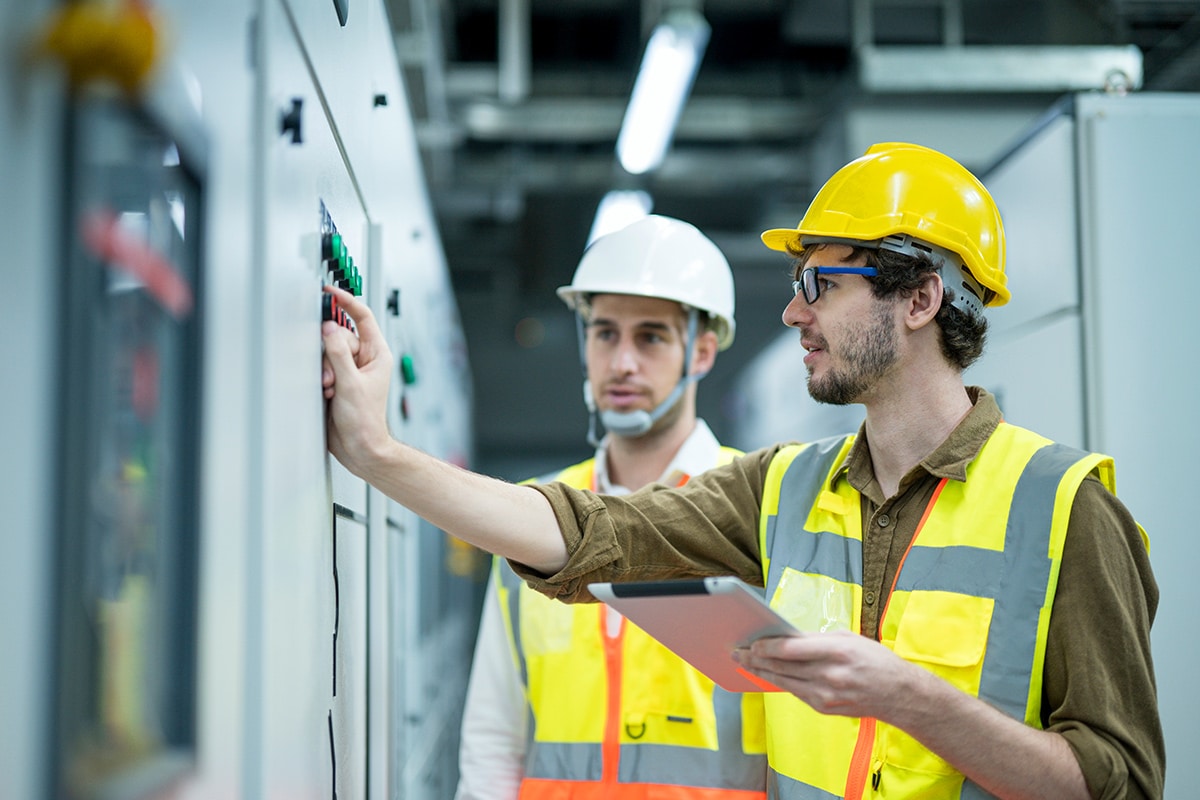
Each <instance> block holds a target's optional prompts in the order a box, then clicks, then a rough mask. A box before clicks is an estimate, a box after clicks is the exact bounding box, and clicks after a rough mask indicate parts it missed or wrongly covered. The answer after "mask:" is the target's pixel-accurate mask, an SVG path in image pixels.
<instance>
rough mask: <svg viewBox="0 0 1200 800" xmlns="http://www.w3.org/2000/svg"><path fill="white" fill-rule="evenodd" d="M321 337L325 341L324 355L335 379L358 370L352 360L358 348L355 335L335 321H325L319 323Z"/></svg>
mask: <svg viewBox="0 0 1200 800" xmlns="http://www.w3.org/2000/svg"><path fill="white" fill-rule="evenodd" d="M321 338H322V340H323V341H324V342H325V357H326V358H327V359H328V360H329V365H330V366H331V367H332V368H333V374H334V379H335V380H336V379H337V378H338V377H340V376H343V375H349V374H352V373H354V372H356V371H357V370H358V364H357V363H356V362H355V360H354V357H355V354H356V352H357V350H358V337H357V336H355V335H354V334H353V333H351V332H350V331H349V330H347V329H346V328H343V327H342V326H340V325H337V324H336V323H333V322H325V323H323V324H322V325H321ZM351 340H353V341H351Z"/></svg>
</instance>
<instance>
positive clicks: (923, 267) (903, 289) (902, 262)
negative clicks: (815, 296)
mask: <svg viewBox="0 0 1200 800" xmlns="http://www.w3.org/2000/svg"><path fill="white" fill-rule="evenodd" d="M788 252H789V253H790V254H791V255H792V256H794V257H795V258H797V259H798V261H797V262H796V268H795V274H796V276H797V277H799V273H800V270H801V269H802V268H803V267H804V265H805V264H807V263H808V258H809V256H810V255H811V253H812V250H811V249H810V250H807V251H806V250H803V249H800V248H792V247H790V246H789V248H788ZM859 258H863V259H865V260H866V263H867V266H869V267H874V268H875V269H877V270H879V274H878V275H876V276H874V277H868V278H867V279H866V280H867V282H868V283H870V284H871V290H872V292H873V293H874V295H875V296H876V297H878V298H880V299H885V298H890V297H896V296H897V295H902V294H905V293H907V292H911V291H913V290H914V289H916V288H917V287H919V286H920V285H921V284H922V283H924V282H925V278H926V276H927V275H929V273H931V272H936V271H937V267H936V266H935V265H934V263H933V259H932V258H930V257H929V256H928V255H925V254H921V255H919V256H907V255H902V254H900V253H894V252H892V251H891V250H879V249H875V248H871V247H853V252H852V253H851V255H850V259H849V260H851V261H853V260H857V259H859ZM953 299H954V290H953V289H951V288H949V287H945V288H944V290H943V294H942V307H941V308H940V309H939V310H938V313H937V317H936V318H935V319H936V321H937V324H938V328H939V330H940V331H941V334H942V335H941V343H942V354H943V355H944V356H945V357H946V359H947V360H948V361H949V362H950V363H951V364H955V365H956V366H957V367H958V368H959V369H960V370H965V369H966V368H967V367H969V366H971V365H972V364H974V363H975V361H976V360H978V358H979V357H980V356H981V355H983V348H984V344H985V343H986V341H987V326H988V324H987V320H986V319H984V318H983V317H977V316H974V315H973V314H968V313H967V312H965V311H961V310H960V309H957V308H954V307H953V306H951V305H950V302H951V301H952V300H953Z"/></svg>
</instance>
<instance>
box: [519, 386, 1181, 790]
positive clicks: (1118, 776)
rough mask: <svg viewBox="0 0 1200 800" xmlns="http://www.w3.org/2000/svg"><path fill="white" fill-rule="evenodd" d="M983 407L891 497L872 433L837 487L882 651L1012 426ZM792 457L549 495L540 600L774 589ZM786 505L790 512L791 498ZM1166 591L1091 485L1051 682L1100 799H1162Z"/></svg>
mask: <svg viewBox="0 0 1200 800" xmlns="http://www.w3.org/2000/svg"><path fill="white" fill-rule="evenodd" d="M968 392H969V394H970V396H971V399H972V402H973V403H974V407H973V408H972V410H971V411H970V412H969V413H968V414H967V415H966V417H964V419H963V420H962V422H961V423H959V425H958V427H957V428H956V429H955V430H954V432H953V433H951V435H950V436H949V437H948V438H947V439H946V441H945V442H943V443H942V444H941V446H939V447H938V448H937V449H936V450H934V451H933V452H932V453H930V454H929V456H927V457H926V458H925V459H924V460H923V461H921V463H920V464H918V465H917V466H916V467H914V468H913V469H912V470H911V471H910V472H909V473H908V474H907V475H906V476H905V477H904V479H903V480H902V481H901V482H900V487H899V489H898V491H897V492H896V494H895V495H894V496H893V497H886V498H885V497H884V496H883V492H882V491H881V489H880V487H879V483H878V482H877V481H876V480H875V475H874V469H873V467H872V464H871V455H870V451H869V449H868V447H867V440H866V431H865V428H862V429H860V430H859V433H858V438H857V440H856V441H855V443H854V446H853V447H852V448H851V450H850V453H849V455H848V457H847V459H846V462H845V464H843V465H842V466H841V467H840V468H839V470H838V471H837V472H836V473H835V475H834V477H833V481H834V482H835V483H836V482H838V481H843V480H845V481H849V483H850V485H851V486H853V487H854V488H855V489H857V490H858V492H859V493H860V494H861V495H862V513H863V546H862V547H863V600H862V603H863V605H862V634H863V635H864V636H870V637H872V638H874V637H875V636H876V632H877V630H878V626H879V615H880V614H881V613H882V610H883V608H884V607H885V605H886V604H887V595H888V592H889V590H890V587H891V586H892V583H893V579H894V577H895V574H896V571H897V570H898V569H899V567H900V561H901V558H902V557H903V556H904V553H905V551H906V550H907V549H908V546H909V543H910V542H911V540H912V537H913V534H914V532H915V530H916V526H917V523H918V521H919V520H920V518H921V515H922V513H923V512H924V509H925V507H926V506H927V505H928V504H929V501H930V499H931V497H932V495H933V491H934V489H935V488H936V486H937V483H938V481H939V480H940V479H942V478H949V479H951V480H957V481H963V480H966V470H967V465H968V464H969V463H970V462H971V461H972V460H973V459H974V458H975V457H976V456H977V455H978V453H979V451H980V449H981V448H982V447H983V444H984V442H986V441H987V440H988V438H989V437H990V436H991V435H992V432H993V431H994V430H995V429H996V426H997V425H998V424H999V423H1000V421H1001V414H1000V409H999V407H998V406H997V405H996V401H995V399H994V398H993V397H992V396H991V395H990V394H989V393H988V392H986V391H985V390H983V389H979V388H976V387H970V388H969V389H968ZM783 446H784V445H776V446H774V447H768V448H764V449H762V450H758V451H755V452H753V453H749V454H747V455H745V456H743V457H742V458H739V459H736V460H734V461H733V462H732V463H730V464H728V465H725V466H722V467H718V468H715V469H711V470H709V471H707V472H705V473H704V474H702V475H698V476H696V477H694V478H692V479H691V480H690V481H689V482H688V483H687V484H686V485H685V486H683V487H680V488H677V489H672V488H669V487H666V486H663V485H661V484H654V485H651V486H647V487H645V488H644V489H642V490H641V491H639V492H636V493H634V494H632V495H628V496H626V497H623V498H616V497H608V496H601V495H595V494H592V493H590V492H587V491H583V490H578V489H571V488H569V487H567V486H564V485H563V484H560V483H552V484H544V485H540V486H535V487H534V488H535V489H536V490H537V491H540V492H541V493H542V494H544V495H545V496H546V498H547V499H548V500H549V501H550V503H551V505H552V506H553V508H554V513H555V516H556V517H557V518H558V522H559V525H560V527H561V528H562V535H563V539H564V541H565V542H566V546H567V552H568V554H569V560H568V562H567V564H566V566H565V567H564V568H563V569H562V570H560V571H559V572H558V573H557V574H555V575H551V576H548V577H547V576H542V575H540V574H538V573H536V572H534V571H531V570H530V569H529V568H527V567H523V566H522V565H521V564H513V567H514V569H516V570H517V573H518V574H519V575H521V576H522V577H523V578H525V579H526V580H527V581H528V582H529V583H530V584H531V585H532V586H533V587H534V588H536V589H538V590H539V591H541V592H543V593H545V594H547V595H549V596H551V597H556V598H558V599H560V600H564V601H566V602H581V601H588V600H591V599H593V598H592V597H591V595H590V594H589V593H588V591H587V584H588V583H591V582H593V581H632V580H659V579H670V578H688V577H701V576H707V575H729V574H733V575H737V576H738V577H739V578H741V579H742V580H744V581H746V582H748V583H751V584H754V585H756V586H762V585H763V570H762V560H761V555H760V552H759V544H758V520H759V511H760V508H761V504H762V498H763V490H764V483H765V480H766V475H767V467H768V465H769V464H770V463H771V459H772V458H774V456H775V454H776V453H777V452H778V451H779V449H780V448H781V447H783ZM780 502H787V498H786V497H785V498H782V499H781V501H780ZM1157 606H1158V586H1157V584H1156V583H1155V580H1154V576H1153V574H1152V572H1151V569H1150V560H1149V556H1148V554H1147V552H1146V548H1145V546H1144V544H1143V541H1142V538H1141V533H1140V531H1139V529H1138V527H1137V524H1136V523H1135V522H1134V519H1133V517H1132V516H1131V515H1130V513H1129V511H1128V510H1126V508H1125V506H1124V505H1123V504H1122V503H1121V502H1120V501H1119V500H1117V499H1116V497H1114V496H1113V495H1112V494H1111V493H1110V492H1109V491H1108V490H1107V489H1106V488H1105V487H1104V486H1103V485H1102V484H1101V483H1100V482H1099V481H1098V480H1096V479H1095V478H1094V477H1089V478H1087V479H1086V480H1084V482H1083V484H1082V485H1081V486H1080V488H1079V491H1078V493H1077V494H1076V498H1075V503H1074V506H1073V507H1072V509H1071V517H1070V522H1069V525H1068V529H1067V538H1066V544H1065V545H1064V552H1063V559H1062V566H1061V570H1060V573H1059V581H1058V591H1057V593H1056V594H1055V598H1054V605H1053V608H1052V610H1051V617H1050V628H1049V634H1048V641H1047V647H1046V663H1045V671H1044V676H1043V698H1042V724H1043V726H1044V727H1045V728H1046V729H1047V730H1052V731H1056V732H1058V733H1060V734H1062V736H1063V737H1064V738H1065V739H1066V740H1067V742H1068V743H1069V744H1070V746H1071V748H1072V749H1073V751H1074V752H1075V755H1076V757H1077V758H1078V760H1079V764H1080V767H1081V768H1082V770H1083V774H1084V777H1085V778H1086V780H1087V784H1088V787H1089V789H1090V790H1091V792H1092V795H1093V796H1094V797H1098V798H1118V797H1128V798H1141V797H1146V798H1159V797H1161V796H1162V793H1163V772H1164V769H1165V752H1164V745H1163V738H1162V727H1161V724H1160V721H1159V716H1158V701H1157V698H1156V694H1155V685H1154V669H1153V665H1152V663H1151V657H1150V625H1151V622H1152V621H1153V619H1154V612H1155V609H1156V608H1157Z"/></svg>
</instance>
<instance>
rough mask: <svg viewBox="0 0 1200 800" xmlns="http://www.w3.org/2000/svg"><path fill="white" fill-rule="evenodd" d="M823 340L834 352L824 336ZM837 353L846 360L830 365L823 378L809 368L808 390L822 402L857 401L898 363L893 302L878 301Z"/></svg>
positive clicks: (837, 404)
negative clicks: (865, 321)
mask: <svg viewBox="0 0 1200 800" xmlns="http://www.w3.org/2000/svg"><path fill="white" fill-rule="evenodd" d="M819 344H820V345H821V346H822V347H823V348H824V349H825V351H826V352H827V353H829V354H830V355H834V353H833V352H832V351H830V350H829V348H828V341H827V340H826V339H825V338H824V337H822V338H821V340H820V342H819ZM837 355H838V356H839V357H840V360H841V361H842V362H844V363H843V364H842V365H841V366H840V367H839V366H832V367H830V369H829V371H828V372H827V373H826V374H825V375H824V376H822V377H821V378H816V377H814V376H813V372H812V370H811V369H809V371H808V393H809V394H810V395H811V396H812V399H813V400H816V401H817V402H818V403H827V404H829V405H835V406H844V405H849V404H850V403H854V402H857V401H858V399H859V398H860V397H862V395H863V393H864V392H866V391H868V390H869V389H870V388H871V387H872V386H874V385H875V382H876V381H877V380H879V379H880V378H882V377H883V376H884V375H886V374H887V372H888V370H890V369H891V368H892V366H893V365H894V364H895V363H896V361H897V358H898V356H897V353H896V328H895V324H894V322H893V320H892V310H891V306H890V305H888V304H887V303H880V302H876V303H875V304H874V306H873V307H872V312H871V317H870V319H868V320H867V323H866V324H865V325H863V326H862V327H860V328H858V329H857V330H856V331H853V332H852V333H851V335H850V338H849V339H847V341H846V342H845V343H844V344H842V345H839V347H838V351H837Z"/></svg>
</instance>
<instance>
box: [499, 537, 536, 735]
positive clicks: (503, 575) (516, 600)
mask: <svg viewBox="0 0 1200 800" xmlns="http://www.w3.org/2000/svg"><path fill="white" fill-rule="evenodd" d="M496 574H497V576H498V577H499V578H500V583H501V585H503V586H504V588H505V589H507V590H508V619H509V624H510V625H512V641H511V642H509V646H510V647H512V649H513V652H514V653H515V654H516V656H517V663H518V664H519V665H520V667H521V685H523V686H528V685H529V665H528V664H527V663H526V661H525V648H524V647H521V589H522V588H523V587H524V586H525V581H523V580H521V577H520V576H519V575H517V573H515V572H513V568H512V567H510V566H509V565H508V561H506V560H505V559H503V558H497V559H496ZM530 730H533V729H532V728H530Z"/></svg>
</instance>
